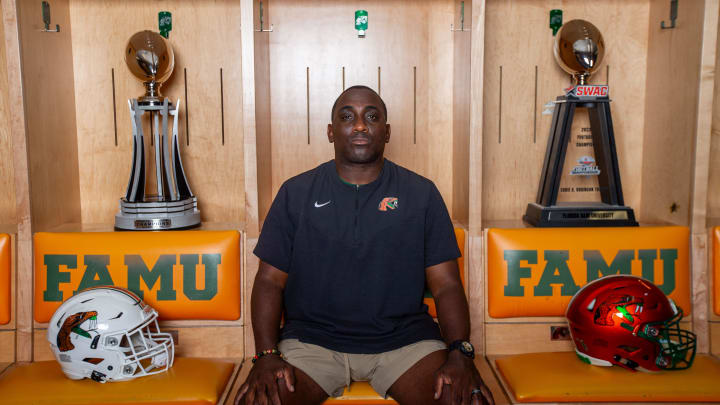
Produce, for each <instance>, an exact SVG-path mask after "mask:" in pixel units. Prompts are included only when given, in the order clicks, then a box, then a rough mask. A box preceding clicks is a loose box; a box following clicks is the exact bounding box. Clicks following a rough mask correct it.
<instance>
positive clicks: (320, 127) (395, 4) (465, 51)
mask: <svg viewBox="0 0 720 405" xmlns="http://www.w3.org/2000/svg"><path fill="white" fill-rule="evenodd" d="M358 9H363V10H366V11H367V12H368V24H369V25H368V30H367V33H366V35H365V37H364V38H361V37H359V36H358V33H357V32H356V31H355V27H354V22H353V21H354V13H355V10H358ZM261 10H262V14H261ZM254 12H255V14H254V30H255V38H254V39H255V41H254V58H255V64H254V73H255V75H254V79H255V101H256V104H255V106H256V109H255V122H256V130H257V144H256V145H257V170H258V173H257V183H258V190H257V192H258V201H259V203H258V206H259V216H260V223H262V220H264V217H265V215H267V211H268V210H269V208H270V204H271V202H272V199H273V198H274V196H275V194H276V193H277V190H278V189H279V188H280V186H281V185H282V183H283V182H284V181H285V180H287V179H288V178H290V177H292V176H294V175H297V174H299V173H302V172H304V171H306V170H310V169H312V168H314V167H316V166H317V165H319V164H321V163H323V162H326V161H328V160H330V159H332V158H333V156H334V152H333V146H332V144H330V143H328V140H327V125H328V124H329V123H330V112H331V111H330V110H331V107H332V105H333V103H334V101H335V99H336V98H337V97H338V96H339V95H340V93H341V92H342V91H343V90H344V89H345V88H348V87H350V86H353V85H366V86H368V87H371V88H372V89H374V90H375V91H377V92H378V93H379V94H380V95H381V97H382V98H383V100H384V101H385V103H386V105H387V108H388V123H389V124H390V125H391V138H390V142H389V143H388V144H387V146H386V148H385V156H386V157H387V158H388V159H390V160H392V161H394V162H396V163H398V164H400V165H403V166H405V167H407V168H409V169H411V170H413V171H416V172H417V173H419V174H421V175H423V176H425V177H427V178H429V179H431V180H432V181H434V182H435V184H436V185H437V187H438V189H439V190H440V192H441V194H442V196H443V198H444V200H445V204H446V205H447V207H448V210H449V211H450V214H451V217H452V219H453V221H454V222H455V223H456V224H457V225H458V226H461V227H465V228H467V226H468V218H469V212H468V211H469V208H468V207H469V201H468V199H469V181H470V180H469V179H470V171H469V156H470V153H469V146H470V88H471V87H470V51H471V50H470V46H471V42H470V38H471V34H472V32H471V21H472V2H471V1H461V0H431V1H422V2H417V1H405V0H392V1H363V2H360V3H357V4H355V3H347V2H341V1H324V2H317V1H294V0H263V1H259V0H255V1H254ZM261 15H262V21H261ZM481 24H482V23H481ZM451 25H452V30H451ZM261 29H262V31H261ZM256 243H257V239H256V238H254V237H252V235H250V234H248V244H247V249H246V251H247V255H246V260H247V263H248V266H247V273H246V280H247V283H246V288H247V292H246V295H247V296H248V297H249V292H250V290H251V288H252V280H253V279H254V275H255V271H256V270H257V260H256V258H255V256H254V255H253V254H252V249H253V248H254V246H255V244H256ZM476 253H477V254H479V252H476ZM469 288H470V287H469ZM245 302H246V304H248V306H247V308H246V316H249V312H248V311H249V300H247V299H246V300H245ZM479 319H480V318H479ZM252 347H253V340H252V333H251V331H250V330H248V331H247V334H246V351H247V350H252Z"/></svg>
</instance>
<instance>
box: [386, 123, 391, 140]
mask: <svg viewBox="0 0 720 405" xmlns="http://www.w3.org/2000/svg"><path fill="white" fill-rule="evenodd" d="M388 142H390V124H385V143H388Z"/></svg>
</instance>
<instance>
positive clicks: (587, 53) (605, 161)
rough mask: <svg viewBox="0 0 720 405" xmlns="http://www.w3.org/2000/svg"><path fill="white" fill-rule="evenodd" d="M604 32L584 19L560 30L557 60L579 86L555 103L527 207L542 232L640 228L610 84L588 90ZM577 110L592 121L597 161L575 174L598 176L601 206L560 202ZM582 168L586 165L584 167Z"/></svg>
mask: <svg viewBox="0 0 720 405" xmlns="http://www.w3.org/2000/svg"><path fill="white" fill-rule="evenodd" d="M604 50H605V47H604V42H603V39H602V35H601V34H600V31H599V30H598V29H597V28H596V27H595V26H594V25H592V24H591V23H589V22H587V21H584V20H572V21H568V22H567V23H566V24H564V25H563V26H562V28H560V31H559V32H558V34H557V37H556V39H555V45H554V48H553V51H554V54H555V60H556V61H557V62H558V64H559V65H560V66H561V67H562V68H563V70H565V71H566V72H568V73H570V74H572V75H573V77H574V79H575V86H574V87H573V88H572V89H571V90H570V91H568V92H567V94H565V95H563V96H560V97H558V98H557V100H556V102H555V109H554V111H553V118H552V124H551V125H550V138H549V139H548V146H547V150H546V152H545V160H544V163H543V170H542V175H541V176H540V185H539V186H538V193H537V199H536V200H535V202H534V203H529V204H528V206H527V210H526V211H525V215H524V216H523V220H525V221H526V222H528V223H529V224H531V225H533V226H538V227H572V226H637V225H638V223H637V221H635V214H634V212H633V210H632V208H630V207H627V206H625V203H624V201H623V193H622V185H621V183H620V172H619V170H618V159H617V151H616V149H615V135H614V133H613V125H612V118H611V115H610V97H609V91H608V86H607V85H600V86H597V85H588V84H587V79H588V78H589V77H590V75H591V74H592V73H593V72H594V71H595V70H596V69H597V67H598V66H599V64H600V61H601V60H602V56H603V54H604ZM577 108H584V109H587V112H588V116H589V118H590V130H591V133H592V144H593V149H594V152H595V162H596V164H597V165H592V160H590V161H589V162H587V163H585V164H582V165H581V166H579V167H576V168H574V169H573V174H576V175H595V176H598V183H599V187H598V188H599V191H600V197H601V201H592V202H558V191H559V189H560V179H561V177H562V174H563V166H564V163H565V154H566V151H567V147H568V143H569V142H570V138H571V133H570V131H571V128H572V123H573V118H574V116H575V112H576V110H577ZM581 163H583V162H581Z"/></svg>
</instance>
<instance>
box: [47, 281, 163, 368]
mask: <svg viewBox="0 0 720 405" xmlns="http://www.w3.org/2000/svg"><path fill="white" fill-rule="evenodd" d="M157 317H158V314H157V312H156V311H155V310H154V309H153V308H152V307H151V306H149V305H147V304H145V303H144V302H143V301H142V300H141V299H140V298H139V297H138V296H137V295H135V294H133V293H132V292H130V291H128V290H126V289H123V288H118V287H112V286H104V287H95V288H88V289H85V290H83V291H81V292H79V293H78V294H76V295H74V296H72V297H70V298H68V299H67V300H66V301H65V302H64V303H63V304H62V305H60V307H59V308H58V309H57V310H56V311H55V313H54V314H53V316H52V318H51V319H50V323H49V325H48V331H47V339H48V341H49V342H50V348H51V349H52V352H53V353H54V354H55V358H56V359H57V361H58V362H59V363H60V366H61V367H62V370H63V372H64V373H65V375H66V376H67V377H68V378H71V379H73V380H80V379H83V378H90V379H92V380H94V381H98V382H106V381H126V380H132V379H134V378H136V377H142V376H146V375H152V374H157V373H161V372H164V371H167V370H168V368H170V367H171V366H172V363H173V359H174V356H175V347H174V345H173V340H172V337H171V336H170V334H169V333H161V332H160V328H159V327H158V323H157Z"/></svg>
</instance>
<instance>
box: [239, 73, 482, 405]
mask: <svg viewBox="0 0 720 405" xmlns="http://www.w3.org/2000/svg"><path fill="white" fill-rule="evenodd" d="M331 118H332V123H331V124H329V125H328V131H327V134H328V140H329V141H330V143H332V144H334V147H335V159H334V160H331V161H329V162H326V163H323V164H321V165H320V166H318V167H316V168H315V169H313V170H310V171H308V172H305V173H302V174H300V175H298V176H295V177H293V178H291V179H289V180H288V181H286V182H285V183H284V184H283V185H282V187H281V188H280V190H279V191H278V194H277V196H276V197H275V200H274V201H273V204H272V207H271V208H270V212H269V213H268V216H267V218H266V219H265V223H264V225H263V229H262V233H261V234H260V238H259V240H258V244H257V247H256V248H255V251H254V253H255V254H256V255H257V256H258V257H259V258H260V260H261V261H260V269H259V271H258V274H257V277H256V278H255V285H254V287H253V291H252V300H251V305H252V323H253V327H254V334H255V349H256V351H257V354H256V356H255V358H254V362H255V363H254V365H253V368H252V370H251V371H250V374H249V375H248V378H247V380H246V381H245V383H244V384H243V385H242V387H241V388H240V391H239V393H238V396H237V398H236V403H237V404H247V405H253V404H256V403H258V404H266V403H269V404H276V405H279V404H283V405H291V404H302V405H307V404H320V403H322V402H323V401H324V400H325V399H327V398H328V396H330V395H332V396H339V395H341V394H342V392H343V388H344V387H345V386H346V385H348V384H349V383H350V381H351V380H366V381H369V382H370V384H371V385H372V387H373V388H374V389H375V390H376V391H377V392H378V393H379V394H380V395H391V396H392V397H393V398H394V399H395V400H396V401H398V402H399V403H400V404H408V405H421V404H467V405H469V404H483V403H493V400H492V395H491V394H490V391H489V390H488V389H487V387H485V386H484V385H483V382H482V380H481V378H480V374H479V373H478V371H477V369H476V368H475V365H474V364H473V357H474V351H473V347H472V345H470V343H469V342H468V339H469V334H470V321H469V312H468V305H467V300H466V298H465V294H464V291H463V287H462V284H461V282H460V277H459V274H458V268H457V262H456V259H457V258H458V257H459V256H460V251H459V250H458V247H457V242H456V239H455V234H454V231H453V225H452V223H451V221H450V216H449V215H448V212H447V208H446V207H445V203H444V202H443V200H442V197H441V196H440V193H439V192H438V190H437V188H436V187H435V185H434V184H433V183H432V182H431V181H430V180H428V179H426V178H424V177H421V176H419V175H417V174H415V173H413V172H411V171H409V170H407V169H405V168H402V167H400V166H398V165H396V164H395V163H393V162H391V161H389V160H386V159H384V158H383V152H384V150H385V144H386V143H387V142H388V141H389V140H390V125H388V124H387V123H386V122H387V110H386V107H385V103H384V102H383V100H382V99H381V98H380V96H379V95H378V94H377V93H376V92H375V91H373V90H372V89H370V88H368V87H365V86H354V87H350V88H349V89H347V90H345V91H344V92H343V93H342V94H340V96H339V97H338V99H337V100H336V101H335V105H334V106H333V109H332V113H331ZM426 283H427V285H428V286H429V288H430V290H431V292H432V294H433V296H434V297H435V301H436V303H437V312H438V320H439V323H440V325H439V327H438V325H437V324H436V323H435V322H434V321H433V319H432V318H431V317H430V315H428V313H427V307H426V306H425V305H424V304H423V293H424V289H425V285H426ZM283 311H284V312H283ZM283 314H284V316H285V324H284V326H283V328H282V330H280V328H279V325H280V322H281V317H282V315H283ZM446 343H447V345H446Z"/></svg>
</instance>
